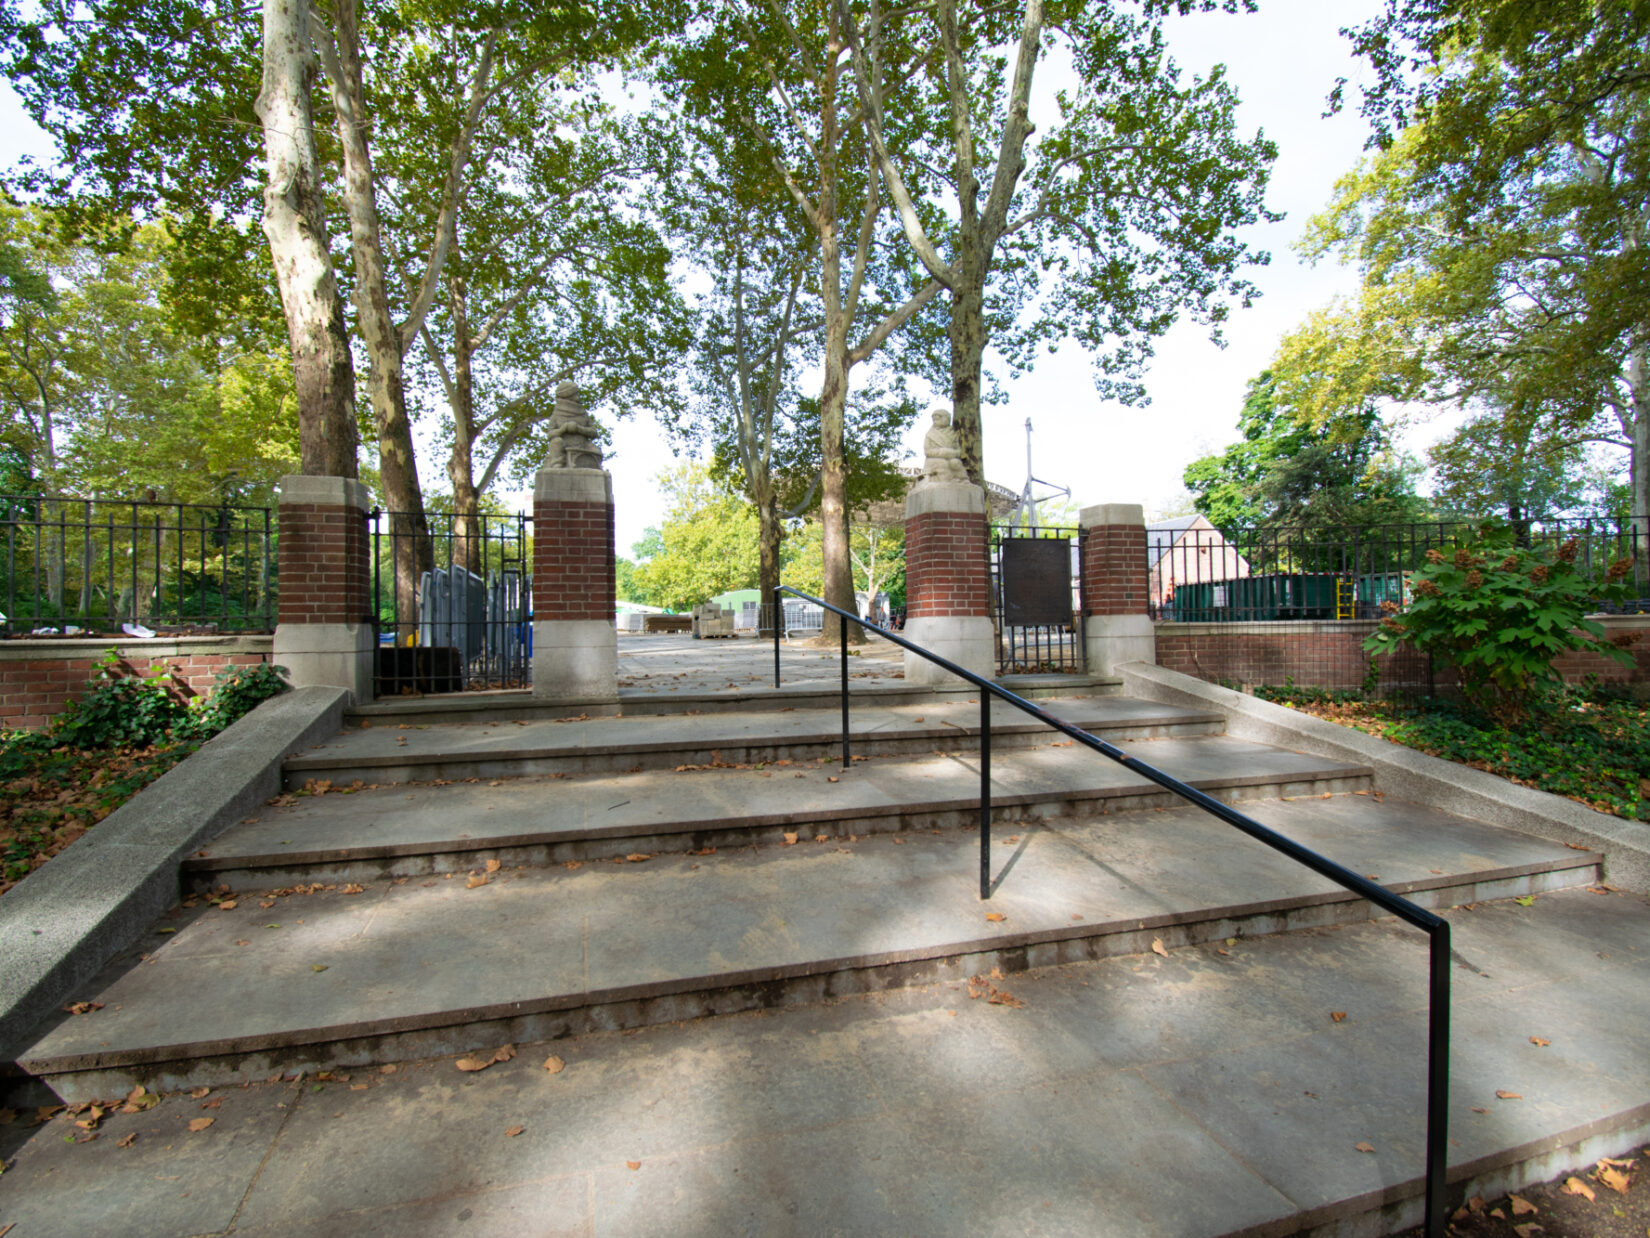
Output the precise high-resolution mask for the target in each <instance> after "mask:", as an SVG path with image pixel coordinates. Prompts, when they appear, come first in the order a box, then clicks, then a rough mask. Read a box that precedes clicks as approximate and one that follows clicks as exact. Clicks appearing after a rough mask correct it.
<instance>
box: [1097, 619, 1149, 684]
mask: <svg viewBox="0 0 1650 1238" xmlns="http://www.w3.org/2000/svg"><path fill="white" fill-rule="evenodd" d="M1083 648H1084V651H1085V653H1086V654H1087V656H1088V670H1089V674H1091V675H1115V674H1117V668H1118V667H1119V666H1121V665H1122V664H1123V663H1125V662H1153V663H1155V662H1156V661H1157V626H1156V625H1155V624H1154V623H1153V622H1152V620H1151V617H1150V616H1148V615H1087V616H1085V617H1084V619H1083Z"/></svg>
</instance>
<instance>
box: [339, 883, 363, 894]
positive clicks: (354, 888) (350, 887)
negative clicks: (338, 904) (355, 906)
mask: <svg viewBox="0 0 1650 1238" xmlns="http://www.w3.org/2000/svg"><path fill="white" fill-rule="evenodd" d="M366 891H367V888H366V887H365V886H363V885H362V884H361V883H360V882H358V881H351V882H349V883H347V884H346V885H345V886H344V888H343V890H342V891H341V892H342V893H344V894H365V893H366Z"/></svg>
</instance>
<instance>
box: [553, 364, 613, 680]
mask: <svg viewBox="0 0 1650 1238" xmlns="http://www.w3.org/2000/svg"><path fill="white" fill-rule="evenodd" d="M601 433H602V428H601V425H600V424H599V423H598V422H597V421H596V420H595V419H594V418H592V417H591V416H590V415H589V414H588V413H586V412H585V411H584V404H583V402H582V401H581V400H580V399H579V389H578V386H577V384H575V383H571V382H564V383H562V384H561V385H560V386H559V387H557V388H556V408H555V412H554V413H552V414H551V417H550V448H549V451H548V452H547V453H546V457H545V462H544V467H542V468H541V469H539V472H538V477H537V479H536V480H535V484H534V487H533V695H534V696H535V697H537V698H538V699H539V700H541V701H551V702H555V703H558V704H560V703H565V704H569V705H578V706H579V707H580V708H581V709H582V708H588V707H596V708H597V710H598V712H612V710H611V708H604V707H610V706H612V705H613V704H614V703H616V702H617V701H618V699H619V688H618V629H617V627H616V626H615V622H614V592H615V590H614V586H615V583H616V578H615V574H614V564H615V560H614V555H613V479H612V478H611V477H610V476H608V474H607V471H606V470H605V469H603V468H602V453H601V449H600V447H598V446H597V444H598V442H599V441H600V439H601Z"/></svg>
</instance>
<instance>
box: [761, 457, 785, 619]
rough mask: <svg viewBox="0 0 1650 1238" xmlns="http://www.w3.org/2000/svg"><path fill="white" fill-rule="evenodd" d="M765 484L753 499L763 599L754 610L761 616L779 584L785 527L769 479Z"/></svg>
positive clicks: (777, 499)
mask: <svg viewBox="0 0 1650 1238" xmlns="http://www.w3.org/2000/svg"><path fill="white" fill-rule="evenodd" d="M764 483H765V484H763V485H762V486H761V487H760V489H759V493H758V497H757V500H756V520H757V542H756V564H757V566H756V587H757V589H758V591H759V592H760V593H761V595H762V598H761V601H760V602H759V603H758V609H757V613H758V614H759V615H760V614H762V613H764V612H765V611H767V612H768V613H772V612H771V611H769V608H771V607H772V605H773V591H774V590H775V589H777V588H778V587H779V585H780V583H781V582H780V579H779V549H780V545H781V543H783V542H784V540H785V526H784V525H783V524H782V523H781V522H780V519H779V496H778V494H777V493H775V491H774V488H773V484H772V482H771V481H770V480H768V479H764ZM771 622H778V615H777V614H775V615H773V618H772V620H771ZM757 635H758V636H766V635H772V629H770V628H759V629H758V631H757Z"/></svg>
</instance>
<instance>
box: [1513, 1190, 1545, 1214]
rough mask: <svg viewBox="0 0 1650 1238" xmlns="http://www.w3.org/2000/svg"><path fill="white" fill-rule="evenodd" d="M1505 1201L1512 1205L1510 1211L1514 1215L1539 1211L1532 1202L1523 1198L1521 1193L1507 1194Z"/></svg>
mask: <svg viewBox="0 0 1650 1238" xmlns="http://www.w3.org/2000/svg"><path fill="white" fill-rule="evenodd" d="M1507 1202H1508V1203H1510V1204H1511V1205H1512V1213H1513V1215H1514V1216H1515V1217H1521V1216H1534V1215H1535V1214H1536V1213H1537V1212H1538V1211H1540V1210H1539V1209H1538V1208H1537V1207H1536V1206H1535V1205H1534V1204H1532V1203H1531V1202H1530V1201H1529V1200H1527V1199H1525V1198H1524V1197H1523V1196H1522V1195H1509V1196H1507Z"/></svg>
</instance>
